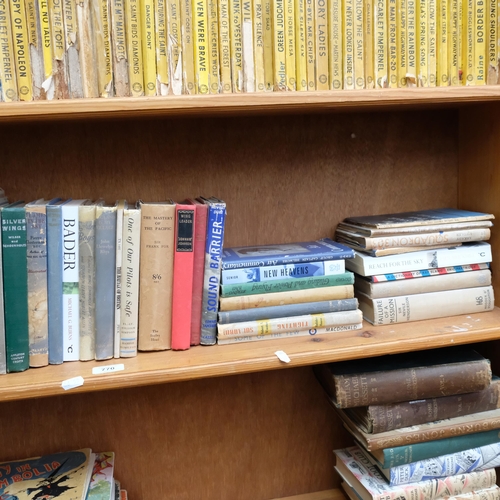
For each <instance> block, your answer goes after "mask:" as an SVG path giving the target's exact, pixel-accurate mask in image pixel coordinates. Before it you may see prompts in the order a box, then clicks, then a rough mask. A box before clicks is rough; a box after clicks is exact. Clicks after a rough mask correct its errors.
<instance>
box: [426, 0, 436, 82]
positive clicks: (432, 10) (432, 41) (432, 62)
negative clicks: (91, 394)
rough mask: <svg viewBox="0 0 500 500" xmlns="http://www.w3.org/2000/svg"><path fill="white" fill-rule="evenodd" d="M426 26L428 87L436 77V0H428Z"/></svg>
mask: <svg viewBox="0 0 500 500" xmlns="http://www.w3.org/2000/svg"><path fill="white" fill-rule="evenodd" d="M427 13H428V19H427V23H428V27H429V36H428V43H429V44H428V51H429V53H428V56H427V60H428V64H429V75H428V82H429V85H428V86H429V87H435V86H436V79H437V15H438V9H437V0H428V10H427Z"/></svg>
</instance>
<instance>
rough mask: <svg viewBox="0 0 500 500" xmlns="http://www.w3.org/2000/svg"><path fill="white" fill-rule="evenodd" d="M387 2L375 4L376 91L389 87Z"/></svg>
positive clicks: (379, 0) (380, 0)
mask: <svg viewBox="0 0 500 500" xmlns="http://www.w3.org/2000/svg"><path fill="white" fill-rule="evenodd" d="M387 1H388V0H376V2H375V23H374V24H375V25H374V35H375V50H374V52H375V54H374V57H375V64H374V66H375V87H376V88H378V89H382V88H386V87H388V86H389V55H388V36H387Z"/></svg>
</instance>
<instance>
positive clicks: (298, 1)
mask: <svg viewBox="0 0 500 500" xmlns="http://www.w3.org/2000/svg"><path fill="white" fill-rule="evenodd" d="M295 31H296V38H295V43H296V50H295V72H296V81H297V83H296V90H298V91H301V92H302V91H306V90H307V55H306V51H307V46H306V0H295Z"/></svg>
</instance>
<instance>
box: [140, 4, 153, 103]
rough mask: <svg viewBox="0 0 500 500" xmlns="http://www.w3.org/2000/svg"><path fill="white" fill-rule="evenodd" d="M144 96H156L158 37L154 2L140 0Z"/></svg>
mask: <svg viewBox="0 0 500 500" xmlns="http://www.w3.org/2000/svg"><path fill="white" fill-rule="evenodd" d="M140 6H141V22H142V26H141V34H142V64H143V68H144V94H145V95H147V96H154V95H156V36H155V14H154V0H140Z"/></svg>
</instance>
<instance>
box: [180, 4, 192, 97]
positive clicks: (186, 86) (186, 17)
mask: <svg viewBox="0 0 500 500" xmlns="http://www.w3.org/2000/svg"><path fill="white" fill-rule="evenodd" d="M179 9H180V11H181V54H182V57H181V60H182V92H183V93H184V94H196V81H195V76H194V40H193V34H194V31H193V8H192V3H191V0H179Z"/></svg>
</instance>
